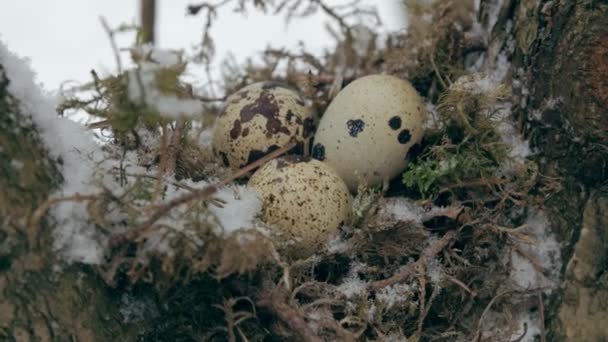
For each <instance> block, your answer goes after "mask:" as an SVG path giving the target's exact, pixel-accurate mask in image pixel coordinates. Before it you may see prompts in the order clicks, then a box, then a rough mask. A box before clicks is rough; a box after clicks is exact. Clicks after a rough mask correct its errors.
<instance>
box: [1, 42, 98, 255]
mask: <svg viewBox="0 0 608 342" xmlns="http://www.w3.org/2000/svg"><path fill="white" fill-rule="evenodd" d="M0 64H2V66H3V67H4V70H5V72H6V75H7V77H8V79H9V80H10V83H9V86H8V87H9V91H10V92H11V94H12V95H13V96H15V98H17V99H18V100H19V105H20V107H21V111H22V112H23V115H30V116H31V119H32V120H33V122H34V123H35V124H36V127H37V128H38V130H39V132H40V136H41V138H42V141H43V143H44V145H45V147H46V148H47V149H48V152H49V156H50V157H52V158H54V159H59V158H61V160H62V162H63V163H62V164H60V165H58V166H59V167H60V169H61V172H62V174H63V184H62V188H61V189H60V190H59V191H57V193H55V196H56V197H63V196H69V195H73V194H75V193H81V194H89V193H91V191H92V190H93V189H92V187H91V186H90V184H89V181H90V179H91V175H92V174H93V171H94V163H95V162H97V161H99V157H100V156H101V153H100V152H101V150H100V147H99V146H98V145H97V144H95V142H94V140H93V136H92V135H91V134H89V133H88V132H86V131H85V129H84V128H83V127H82V126H81V125H79V124H77V123H75V122H73V121H70V120H68V119H65V118H60V117H59V116H58V115H57V112H56V111H55V103H53V102H52V101H51V100H50V97H49V96H47V94H44V93H43V91H42V90H41V88H40V87H39V86H38V85H37V84H35V83H34V79H35V73H34V72H33V71H32V70H31V68H30V66H29V60H28V59H26V58H20V57H18V56H16V55H15V54H13V53H12V52H10V51H9V50H8V48H7V47H6V45H4V43H3V42H1V41H0ZM52 214H53V216H54V218H55V220H56V221H57V222H56V227H57V228H56V230H55V232H54V233H55V234H54V235H55V241H54V247H55V248H56V249H58V250H62V251H63V252H64V253H65V257H66V259H67V260H68V261H81V262H85V263H96V262H98V261H99V260H100V257H101V248H100V245H99V243H98V242H97V241H96V240H95V239H94V237H93V235H92V234H91V233H90V231H92V229H89V228H90V227H89V226H88V224H87V220H86V218H87V212H86V208H85V205H84V204H82V203H75V202H73V201H69V202H62V203H61V204H59V205H57V206H56V207H55V208H54V209H53V210H52ZM87 230H88V231H89V232H87Z"/></svg>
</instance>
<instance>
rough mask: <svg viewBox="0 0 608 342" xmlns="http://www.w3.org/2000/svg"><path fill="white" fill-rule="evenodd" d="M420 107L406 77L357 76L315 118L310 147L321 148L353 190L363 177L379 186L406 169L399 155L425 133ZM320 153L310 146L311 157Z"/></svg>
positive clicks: (323, 154)
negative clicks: (315, 130)
mask: <svg viewBox="0 0 608 342" xmlns="http://www.w3.org/2000/svg"><path fill="white" fill-rule="evenodd" d="M424 108H425V107H424V105H423V102H422V98H421V97H420V95H419V94H418V92H417V91H416V90H415V89H414V87H412V85H411V84H410V83H409V82H407V81H404V80H401V79H399V78H397V77H394V76H389V75H370V76H365V77H362V78H359V79H357V80H355V81H353V82H352V83H350V84H349V85H348V86H346V87H345V88H344V89H342V90H341V91H340V92H339V93H338V95H337V96H336V97H335V98H334V99H333V101H332V102H331V103H330V104H329V106H328V107H327V110H326V111H325V114H324V115H323V117H322V119H321V121H320V122H319V126H318V128H317V132H316V134H315V138H314V145H313V146H315V147H316V146H322V147H323V149H322V152H323V153H322V157H321V158H318V159H320V160H323V162H324V163H327V164H328V165H330V166H331V167H332V168H333V169H334V170H336V172H337V173H338V174H339V175H340V176H341V177H342V178H343V179H344V181H345V182H346V184H347V185H348V187H349V189H350V190H351V191H356V189H357V187H358V185H359V182H360V181H361V180H363V181H364V182H365V183H366V184H367V185H368V186H375V185H379V184H382V183H383V182H385V181H388V180H390V179H391V178H393V177H395V176H397V175H398V174H400V173H401V172H403V170H405V167H406V165H407V161H405V160H403V156H405V155H407V152H408V150H409V149H410V148H411V146H412V145H414V144H416V143H419V142H420V140H421V139H422V136H423V123H424V121H425V120H426V115H427V113H426V111H425V110H424ZM315 152H316V153H315ZM319 152H320V151H319V149H317V151H315V148H314V147H313V156H315V154H317V155H318V154H320V153H319Z"/></svg>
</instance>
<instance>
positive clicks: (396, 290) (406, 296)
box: [376, 284, 414, 310]
mask: <svg viewBox="0 0 608 342" xmlns="http://www.w3.org/2000/svg"><path fill="white" fill-rule="evenodd" d="M413 291H414V289H412V287H411V286H409V285H407V284H395V285H391V286H387V287H385V288H383V289H381V290H380V291H378V293H376V300H378V301H379V302H381V303H383V304H384V305H385V308H386V309H387V310H389V309H391V308H392V307H393V306H395V305H397V304H402V303H405V302H406V301H408V300H412V294H413Z"/></svg>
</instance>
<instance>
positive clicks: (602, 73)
mask: <svg viewBox="0 0 608 342" xmlns="http://www.w3.org/2000/svg"><path fill="white" fill-rule="evenodd" d="M514 11H515V17H516V21H515V34H516V46H517V49H516V52H515V55H514V64H513V75H514V77H515V78H516V79H518V80H519V81H520V83H519V87H516V88H515V89H516V91H517V92H518V95H519V99H520V103H519V104H518V105H519V113H518V114H519V115H520V118H521V120H522V121H521V122H522V123H527V124H526V125H525V131H526V133H527V135H528V137H529V138H530V139H531V142H532V146H533V147H535V148H536V149H538V151H539V152H540V153H539V154H538V155H537V160H538V161H539V164H540V166H541V171H542V172H543V173H544V174H545V175H546V176H550V177H559V178H560V180H561V185H562V191H560V192H559V193H558V194H557V195H555V196H554V197H552V198H549V199H548V201H547V203H546V206H547V210H548V212H549V213H550V214H551V215H550V218H551V221H552V227H553V229H554V231H555V232H556V233H557V234H558V235H559V236H560V238H561V242H562V244H563V246H564V248H563V252H562V257H563V260H566V261H567V262H565V266H564V273H563V284H562V289H563V291H562V292H561V293H560V294H559V295H558V296H556V297H554V298H553V299H552V300H551V301H550V303H548V304H549V305H548V306H547V307H546V308H545V309H546V311H547V314H546V318H547V322H546V324H547V330H548V337H547V340H549V341H562V340H563V341H601V340H605V339H608V327H607V326H606V324H605V322H606V321H607V320H608V278H607V277H606V274H608V273H606V271H608V267H607V265H608V264H607V263H606V261H607V260H608V216H606V212H608V197H607V195H606V191H605V188H606V180H607V177H606V175H607V174H608V168H607V161H608V145H607V144H608V111H607V108H608V2H607V1H593V0H586V1H573V0H562V1H546V0H543V1H536V0H521V1H520V2H519V3H518V4H517V6H515V7H514ZM514 85H516V84H514ZM602 187H604V189H602Z"/></svg>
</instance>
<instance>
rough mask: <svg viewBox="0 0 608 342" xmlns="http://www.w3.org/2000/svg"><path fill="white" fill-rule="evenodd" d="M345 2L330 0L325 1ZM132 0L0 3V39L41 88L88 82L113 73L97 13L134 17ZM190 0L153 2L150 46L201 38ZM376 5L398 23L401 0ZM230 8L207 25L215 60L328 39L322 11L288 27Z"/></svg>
mask: <svg viewBox="0 0 608 342" xmlns="http://www.w3.org/2000/svg"><path fill="white" fill-rule="evenodd" d="M340 2H344V1H341V0H340V1H338V0H331V1H329V3H331V4H334V3H340ZM138 3H139V0H43V1H40V0H38V1H35V0H19V1H16V0H15V1H4V2H3V4H0V40H1V41H3V42H4V43H5V44H7V45H8V48H9V50H11V51H13V52H15V53H17V54H18V55H20V56H27V57H29V58H30V59H31V65H32V68H33V69H34V70H35V71H36V72H37V73H38V81H39V82H40V83H42V84H43V86H44V87H45V89H47V90H55V89H57V88H58V87H59V86H60V85H61V83H62V82H64V81H67V80H73V81H77V82H87V81H89V80H90V74H89V71H90V70H91V69H92V68H94V69H96V70H97V71H99V72H101V73H102V74H104V73H109V72H111V71H114V70H115V67H116V65H115V62H114V56H113V53H112V49H111V48H110V43H109V40H108V37H107V35H106V33H105V31H104V30H103V28H102V26H101V24H100V22H99V16H103V17H105V18H106V20H107V21H108V23H109V24H110V26H112V27H116V26H118V25H119V24H121V23H136V22H137V21H138V12H139V6H138ZM192 3H198V2H197V1H193V0H157V6H158V13H157V26H156V32H157V45H158V46H159V47H161V48H174V49H185V51H186V52H187V53H189V52H192V47H193V46H194V45H195V44H197V42H199V41H200V38H201V32H202V26H203V17H202V16H194V17H193V16H186V15H185V13H186V7H187V5H188V4H192ZM365 3H368V4H374V5H376V6H377V8H378V10H379V14H380V17H381V19H382V21H383V23H384V27H385V28H386V29H387V30H391V31H392V30H399V29H401V28H402V27H403V25H404V24H403V13H404V12H403V10H402V9H401V8H400V6H401V0H366V1H365ZM231 8H232V7H231V6H228V8H226V9H225V10H223V11H221V12H220V15H219V17H218V19H217V20H216V22H215V24H214V28H213V36H214V38H215V40H216V45H217V46H216V47H217V58H216V60H217V61H219V60H221V58H222V57H224V56H225V55H226V53H227V52H229V51H230V52H232V53H233V54H234V55H235V56H236V57H237V58H238V59H239V60H241V61H242V60H244V59H245V58H246V57H248V56H252V55H255V54H256V53H257V52H260V51H262V50H263V49H264V48H265V47H266V46H268V45H269V44H270V45H272V46H273V47H281V46H286V47H295V46H297V44H298V42H299V41H304V42H306V45H307V46H308V47H310V48H313V49H319V50H320V49H321V48H322V47H324V46H327V45H328V44H330V43H331V40H330V39H329V36H328V34H327V33H326V31H325V29H324V26H323V23H324V22H326V21H328V18H327V17H326V16H325V15H316V16H315V17H312V18H307V19H301V20H300V19H297V20H296V21H294V22H292V23H291V24H290V25H289V26H288V27H286V26H285V23H284V20H283V18H282V17H281V16H271V15H264V14H262V13H260V12H258V11H250V13H249V14H248V15H247V17H243V15H242V14H237V13H233V12H232V11H231ZM118 43H119V47H128V46H129V45H130V44H131V43H132V36H127V35H124V36H122V37H119V39H118Z"/></svg>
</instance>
